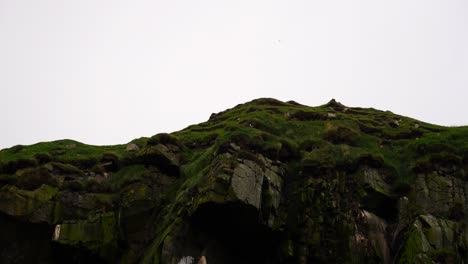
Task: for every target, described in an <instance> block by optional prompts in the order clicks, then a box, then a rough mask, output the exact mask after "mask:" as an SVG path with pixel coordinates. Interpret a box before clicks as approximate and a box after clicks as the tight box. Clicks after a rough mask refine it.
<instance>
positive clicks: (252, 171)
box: [231, 160, 263, 209]
mask: <svg viewBox="0 0 468 264" xmlns="http://www.w3.org/2000/svg"><path fill="white" fill-rule="evenodd" d="M262 180H263V174H262V169H261V168H260V167H259V166H258V165H257V164H256V163H254V162H252V161H249V160H244V161H243V163H240V164H239V165H238V166H237V167H236V168H235V169H234V174H233V175H232V179H231V186H232V190H233V192H234V194H235V196H236V197H237V198H238V199H239V200H241V201H244V202H245V203H247V204H251V205H253V206H254V207H255V208H257V209H258V208H260V202H261V200H260V198H261V194H262Z"/></svg>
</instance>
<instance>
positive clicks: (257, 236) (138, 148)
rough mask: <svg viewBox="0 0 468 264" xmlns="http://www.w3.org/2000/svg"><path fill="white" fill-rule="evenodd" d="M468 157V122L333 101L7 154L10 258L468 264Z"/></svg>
mask: <svg viewBox="0 0 468 264" xmlns="http://www.w3.org/2000/svg"><path fill="white" fill-rule="evenodd" d="M467 161H468V127H442V126H437V125H432V124H428V123H424V122H420V121H417V120H414V119H411V118H407V117H403V116H399V115H396V114H393V113H391V112H389V111H385V112H384V111H379V110H376V109H372V108H367V109H365V108H358V107H348V106H345V105H343V104H341V103H339V102H336V101H335V100H332V101H330V102H329V103H327V104H325V105H322V106H317V107H308V106H305V105H301V104H298V103H295V102H281V101H278V100H275V99H270V98H264V99H258V100H254V101H252V102H249V103H245V104H240V105H237V106H235V107H233V108H232V109H228V110H226V111H223V112H220V113H217V114H213V115H212V116H211V117H210V119H209V120H208V121H207V122H204V123H200V124H196V125H191V126H189V127H187V128H186V129H183V130H181V131H177V132H174V133H171V134H166V133H163V134H157V135H155V136H152V137H149V138H148V137H142V138H138V139H135V140H133V141H131V142H130V143H129V144H123V145H115V146H91V145H86V144H82V143H80V142H76V141H73V140H59V141H54V142H45V143H38V144H34V145H30V146H22V145H18V146H15V147H12V148H9V149H4V150H1V151H0V227H2V228H3V229H2V228H0V229H1V231H2V234H5V236H0V246H1V247H0V262H2V263H3V262H5V263H9V262H17V263H18V262H22V263H27V262H34V260H35V259H37V260H38V261H42V262H47V263H54V262H55V263H63V262H67V263H68V262H69V263H102V262H112V263H114V262H121V263H139V262H144V263H175V264H179V263H183V262H184V261H185V262H192V263H196V262H198V261H202V262H203V261H206V262H209V263H271V264H274V263H468V253H467V252H468V225H467V224H466V223H467V222H468V219H467V217H468V183H467V179H468V178H467V175H468V174H467V173H468V172H467V171H466V170H467V169H468V162H467ZM10 229H11V230H10ZM22 230H24V231H22ZM15 233H18V239H17V240H15V241H13V240H14V239H12V238H13V237H15V235H14V234H15ZM29 240H31V241H33V240H34V241H39V242H37V243H41V245H42V246H41V247H40V248H41V250H34V249H33V248H32V244H31V243H30V242H28V241H29ZM1 248H6V249H4V250H2V249H1ZM40 251H43V253H41V252H40ZM18 252H24V257H23V256H22V254H23V253H21V254H20V253H18ZM21 260H23V261H21Z"/></svg>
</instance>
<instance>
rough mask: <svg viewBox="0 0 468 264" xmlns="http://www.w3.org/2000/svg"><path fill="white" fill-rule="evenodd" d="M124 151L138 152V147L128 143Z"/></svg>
mask: <svg viewBox="0 0 468 264" xmlns="http://www.w3.org/2000/svg"><path fill="white" fill-rule="evenodd" d="M125 150H126V151H128V152H136V151H139V150H140V147H138V145H137V144H134V143H129V144H127V147H125Z"/></svg>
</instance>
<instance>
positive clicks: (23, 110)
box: [0, 0, 468, 149]
mask: <svg viewBox="0 0 468 264" xmlns="http://www.w3.org/2000/svg"><path fill="white" fill-rule="evenodd" d="M259 97H273V98H277V99H280V100H284V101H285V100H295V101H298V102H300V103H303V104H307V105H320V104H324V103H326V102H327V101H329V100H330V99H331V98H336V99H337V100H338V101H341V102H342V103H344V104H346V105H349V106H362V107H371V106H372V107H375V108H379V109H382V110H391V111H393V112H395V113H398V114H402V115H407V116H411V117H414V118H417V119H420V120H423V121H427V122H431V123H436V124H442V125H468V111H467V104H466V102H467V100H468V1H466V0H438V1H436V0H392V1H377V0H368V1H356V0H354V1H344V0H343V1H338V0H335V1H325V0H323V1H312V0H307V1H306V0H305V1H293V0H287V1H272V0H269V1H254V0H248V1H240V0H232V1H228V0H224V1H221V0H212V1H203V0H200V1H195V0H186V1H178V0H167V1H116V0H107V1H99V0H80V1H72V0H68V1H66V0H55V1H54V0H41V1H38V0H29V1H26V0H0V124H1V125H0V149H1V148H4V147H11V146H13V145H16V144H32V143H36V142H39V141H50V140H56V139H63V138H71V139H75V140H78V141H82V142H84V143H88V144H98V145H103V144H117V143H126V142H128V141H130V140H131V139H133V138H137V137H140V136H151V135H153V134H156V133H159V132H172V131H176V130H180V129H182V128H184V127H186V126H188V125H190V124H193V123H199V122H203V121H206V120H207V119H208V117H209V115H210V114H211V113H212V112H218V111H221V110H224V109H226V108H230V107H233V106H235V105H236V104H238V103H243V102H246V101H249V100H252V99H255V98H259Z"/></svg>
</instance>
